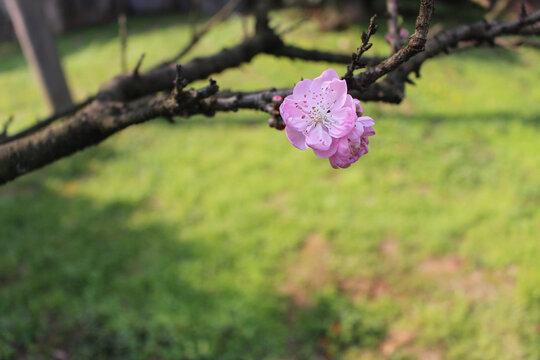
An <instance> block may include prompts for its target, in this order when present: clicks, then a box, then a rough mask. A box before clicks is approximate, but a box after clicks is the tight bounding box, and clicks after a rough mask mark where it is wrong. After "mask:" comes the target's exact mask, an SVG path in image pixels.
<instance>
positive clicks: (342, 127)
mask: <svg viewBox="0 0 540 360" xmlns="http://www.w3.org/2000/svg"><path fill="white" fill-rule="evenodd" d="M328 115H329V117H331V118H332V121H333V123H332V126H330V127H329V129H328V131H329V133H330V135H331V136H332V137H334V138H341V137H344V136H347V134H349V133H350V132H351V130H352V129H353V127H354V123H355V121H356V114H355V113H353V112H352V111H351V109H348V108H341V109H339V110H333V111H331V112H330V113H329V114H328Z"/></svg>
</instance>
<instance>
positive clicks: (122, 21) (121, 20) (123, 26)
mask: <svg viewBox="0 0 540 360" xmlns="http://www.w3.org/2000/svg"><path fill="white" fill-rule="evenodd" d="M118 37H119V38H120V68H121V71H122V73H125V72H126V71H127V41H128V32H127V18H126V14H120V15H118Z"/></svg>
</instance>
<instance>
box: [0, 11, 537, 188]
mask: <svg viewBox="0 0 540 360" xmlns="http://www.w3.org/2000/svg"><path fill="white" fill-rule="evenodd" d="M432 12H433V1H428V0H422V1H421V10H420V14H419V16H418V19H417V25H416V30H415V33H414V34H413V36H412V37H411V38H410V40H409V42H408V44H407V45H406V46H405V47H404V48H402V49H401V50H399V51H398V52H396V53H395V54H393V55H392V56H391V57H390V58H388V59H386V60H383V61H377V62H376V63H375V64H374V65H373V67H372V68H370V69H369V70H368V71H366V72H364V73H361V74H359V75H356V76H353V77H352V78H351V80H352V81H351V82H352V84H353V85H356V86H350V87H349V90H350V91H349V93H350V94H351V95H352V96H353V97H355V98H357V99H360V100H364V101H386V102H392V103H399V102H400V101H401V100H402V99H403V97H404V90H405V82H407V80H408V75H409V74H410V73H411V72H418V70H419V68H420V66H421V64H422V63H423V62H424V61H426V60H428V59H430V58H433V57H435V56H437V55H440V54H443V53H446V52H448V51H449V49H452V48H455V47H457V46H458V45H459V44H460V43H463V42H465V41H467V42H469V43H470V44H471V45H467V46H478V45H481V44H491V43H493V41H494V39H495V38H496V37H499V36H502V35H516V34H518V35H519V34H523V33H524V32H529V33H534V32H535V31H537V30H535V29H537V28H535V25H537V24H538V23H539V22H540V11H537V12H535V13H532V14H530V15H524V16H522V17H520V18H519V19H518V20H514V21H509V22H499V21H493V22H485V21H484V22H478V23H474V24H472V25H463V26H458V27H457V28H455V29H452V30H448V31H445V32H441V33H439V34H438V35H437V36H436V37H434V38H432V39H430V40H428V41H427V42H426V35H427V29H428V26H429V21H430V19H431V14H432ZM265 14H266V13H265V12H261V13H259V14H258V16H257V31H256V33H255V35H254V36H252V37H249V38H247V39H245V40H244V41H242V42H241V43H240V44H238V45H236V46H234V47H232V48H230V49H223V50H221V51H219V52H217V53H216V54H213V55H210V56H206V57H200V58H195V59H192V60H191V61H188V62H187V63H185V64H184V65H182V67H181V68H180V69H178V68H177V67H176V66H173V65H168V66H166V67H155V68H153V69H151V70H150V71H147V72H145V73H139V72H138V71H137V72H133V73H131V74H123V75H120V76H118V77H116V78H114V79H112V80H111V81H109V82H108V83H106V84H105V85H104V86H103V87H102V88H101V90H100V92H99V93H98V94H97V95H96V97H95V98H94V99H93V100H92V99H90V100H88V102H89V103H88V105H86V106H84V108H82V109H81V110H80V111H79V112H78V113H76V114H74V115H73V116H69V117H67V118H65V119H64V120H63V121H61V122H53V121H54V120H52V121H45V122H43V123H42V124H41V125H38V124H36V125H34V128H32V127H31V128H29V129H27V130H25V131H23V132H21V133H19V134H18V135H15V136H12V137H10V140H9V141H8V142H6V143H4V144H2V145H0V184H3V183H6V182H8V181H10V180H12V179H15V178H16V177H18V176H21V175H22V174H25V173H28V172H30V171H32V170H35V169H38V168H40V167H42V166H45V165H47V164H49V163H51V162H54V161H56V160H58V159H60V158H62V157H65V156H69V155H71V154H73V153H75V152H77V151H79V150H82V149H84V148H86V147H89V146H92V145H95V144H97V143H99V142H101V141H103V140H104V139H106V138H107V137H109V136H110V135H112V134H114V133H116V132H118V131H121V130H122V129H124V128H126V127H128V126H131V125H135V124H140V123H142V122H145V121H148V120H151V119H154V118H158V117H166V118H171V117H173V116H191V115H194V114H204V115H207V116H212V115H213V114H214V113H216V112H218V111H237V110H239V109H254V110H259V111H265V112H268V113H270V114H275V111H276V106H275V105H276V104H275V98H274V97H275V96H280V97H281V98H284V97H285V96H287V95H289V94H290V93H291V92H292V89H267V90H261V91H254V92H233V91H220V92H218V90H219V88H218V87H217V84H216V83H215V82H214V81H210V84H209V85H208V86H206V87H204V88H202V89H199V90H193V89H190V90H184V89H185V87H186V86H187V85H188V84H189V83H190V82H192V81H194V80H197V79H203V78H207V77H208V76H209V75H211V74H215V73H218V72H221V71H223V70H225V69H228V68H232V67H237V66H239V65H240V64H242V63H244V62H247V61H250V60H251V59H252V58H253V57H254V56H256V55H257V54H260V53H267V54H273V55H275V56H287V57H291V58H302V59H309V60H321V61H332V62H338V63H348V62H349V61H350V58H348V59H347V61H345V59H344V57H343V55H341V54H334V53H332V52H322V51H317V50H306V49H302V48H298V47H294V46H288V45H285V44H283V42H282V40H281V39H280V38H279V36H277V35H276V34H275V33H274V32H273V30H272V29H270V28H269V27H268V19H267V17H266V15H265ZM469 43H467V44H469ZM424 47H425V51H423V52H422V50H423V49H424ZM179 70H181V72H180V71H179ZM384 74H389V75H388V76H386V78H385V79H383V80H382V81H379V82H376V81H377V79H378V78H380V77H381V76H383V75H384ZM175 78H176V79H177V80H176V82H173V79H175ZM175 84H176V86H175ZM162 91H165V92H166V93H165V94H161V95H155V94H156V93H159V92H162ZM153 94H154V95H153Z"/></svg>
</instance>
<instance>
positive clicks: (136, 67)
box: [131, 53, 146, 76]
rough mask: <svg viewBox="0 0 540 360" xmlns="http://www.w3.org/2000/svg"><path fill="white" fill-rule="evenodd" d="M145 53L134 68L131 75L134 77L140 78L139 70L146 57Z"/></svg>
mask: <svg viewBox="0 0 540 360" xmlns="http://www.w3.org/2000/svg"><path fill="white" fill-rule="evenodd" d="M145 55H146V54H145V53H142V54H141V56H139V60H138V61H137V65H135V67H134V68H133V72H132V73H131V74H132V76H139V70H140V69H141V65H142V62H143V60H144V57H145Z"/></svg>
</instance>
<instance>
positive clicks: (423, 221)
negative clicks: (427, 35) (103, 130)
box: [0, 14, 540, 360]
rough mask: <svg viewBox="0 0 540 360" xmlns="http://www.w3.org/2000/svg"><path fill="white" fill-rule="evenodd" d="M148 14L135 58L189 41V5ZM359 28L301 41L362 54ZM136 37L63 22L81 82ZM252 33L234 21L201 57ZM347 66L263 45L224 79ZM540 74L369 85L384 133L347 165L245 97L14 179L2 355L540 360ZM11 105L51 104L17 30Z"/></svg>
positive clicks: (3, 64) (442, 73)
mask: <svg viewBox="0 0 540 360" xmlns="http://www.w3.org/2000/svg"><path fill="white" fill-rule="evenodd" d="M438 20H440V19H438ZM294 21H295V19H294V17H292V16H291V14H288V15H279V16H277V19H276V20H275V23H276V24H283V25H286V24H290V23H292V22H294ZM129 26H130V31H131V33H132V34H131V36H130V38H129V60H130V63H131V64H132V65H134V64H135V62H136V61H137V59H138V57H139V55H140V53H142V52H145V53H146V55H147V57H146V60H145V66H146V67H148V66H150V65H151V64H153V63H156V62H158V61H159V60H160V59H162V58H164V57H166V56H170V55H171V54H173V53H175V52H176V51H177V49H178V48H179V47H181V46H182V44H185V43H186V42H187V41H188V36H189V27H188V26H186V25H183V24H182V21H180V20H178V19H177V18H174V17H165V18H152V19H133V20H131V21H130V23H129ZM359 32H360V27H357V28H351V29H349V30H347V31H344V32H341V33H320V32H319V31H318V30H317V28H316V25H315V24H313V23H307V24H305V25H304V26H303V27H301V28H300V29H299V30H297V31H296V32H294V33H292V34H290V35H288V40H289V41H290V42H293V43H297V44H301V45H305V46H312V47H316V46H317V47H322V48H325V49H336V50H340V51H343V52H350V51H351V49H354V48H356V46H357V45H358V41H359ZM381 32H382V31H381ZM115 35H116V29H115V26H114V25H108V26H102V27H96V28H93V29H89V30H84V31H79V32H74V33H71V34H69V35H65V36H62V37H61V38H60V39H59V44H60V49H61V51H62V54H63V60H64V65H65V70H66V72H67V76H68V78H69V82H70V85H71V89H72V92H73V94H74V97H76V98H77V99H82V98H84V97H85V95H88V94H91V93H93V92H95V91H96V90H97V87H98V86H99V84H100V83H102V82H104V81H105V80H107V79H108V78H110V77H111V76H113V75H115V74H116V73H117V72H118V69H119V60H118V52H119V45H118V41H117V39H116V38H115ZM241 36H242V24H241V21H240V20H239V19H238V18H235V19H232V20H230V21H228V22H227V23H225V24H222V25H219V26H217V27H215V28H214V29H213V30H212V31H211V32H210V34H209V35H208V36H207V37H206V38H204V39H203V40H202V41H201V43H200V44H199V45H198V46H197V48H196V50H195V51H194V53H193V54H192V55H198V54H208V53H211V52H213V51H214V50H215V49H216V48H219V47H221V46H226V45H232V44H234V43H235V42H237V41H238V39H239V38H241ZM385 51H387V45H386V44H385V42H384V40H383V39H382V35H378V37H377V38H376V40H375V45H374V49H373V51H372V53H381V54H382V53H384V52H385ZM329 66H331V64H321V63H306V62H302V61H291V60H288V59H274V58H271V57H268V56H259V57H257V58H256V59H255V60H254V61H253V62H252V63H250V64H246V65H243V66H242V67H241V68H239V69H236V70H230V71H227V72H225V73H223V74H219V75H217V76H215V78H216V79H217V80H218V83H219V84H220V85H221V87H222V88H227V87H234V88H235V89H245V90H250V89H259V88H264V87H269V86H276V87H280V86H292V85H293V84H294V83H295V82H296V81H298V80H299V79H300V78H301V77H305V78H312V77H314V76H317V75H318V74H320V72H321V71H322V70H324V69H326V68H327V67H329ZM333 66H336V65H333ZM335 68H336V69H337V70H338V72H339V73H343V72H344V67H343V66H336V67H335ZM538 79H540V53H539V52H537V51H536V52H535V51H533V50H530V49H522V51H520V52H519V53H510V52H508V51H506V50H500V49H482V50H474V51H470V52H462V53H457V54H454V55H452V56H449V57H446V58H440V59H437V60H432V61H431V62H429V63H428V64H426V65H425V67H424V68H423V71H422V78H421V79H418V81H417V83H418V86H416V87H409V88H408V91H407V93H408V96H407V100H405V101H404V102H403V104H401V105H400V106H392V105H386V104H376V103H366V104H364V108H365V111H366V113H367V114H368V115H371V116H372V117H373V118H374V119H375V121H376V126H375V130H376V131H377V135H376V136H375V137H374V138H373V140H372V145H371V147H370V149H371V152H370V153H369V154H368V155H367V156H365V157H364V158H362V159H360V161H359V162H358V163H356V164H354V165H353V166H352V167H351V168H350V169H347V170H341V171H336V170H333V169H332V168H331V167H330V165H329V164H328V161H326V160H321V159H317V158H316V157H315V156H314V155H313V154H312V153H310V152H308V151H306V152H302V151H299V150H296V149H295V148H293V147H292V145H290V143H289V142H288V141H287V139H286V137H285V134H284V133H283V132H279V131H275V130H274V129H270V128H268V127H267V125H266V117H265V115H264V114H261V113H255V112H249V111H242V112H239V113H231V114H220V115H218V116H216V117H215V118H203V117H193V118H190V119H185V120H180V121H179V122H178V123H177V124H176V125H174V126H172V125H170V124H168V123H166V122H165V121H163V120H155V121H152V122H150V123H147V124H144V125H140V126H136V127H132V128H129V129H127V130H125V131H123V132H122V133H120V134H118V135H116V136H113V137H112V138H111V139H109V140H107V141H106V142H105V143H103V144H101V145H99V146H97V147H95V148H92V149H89V150H86V151H84V152H82V153H79V154H77V155H75V156H72V157H71V158H69V159H66V160H62V161H59V162H57V163H56V164H54V165H52V166H49V167H47V168H45V169H43V170H40V171H36V172H34V173H33V174H30V175H28V176H24V177H22V178H20V179H18V180H17V181H15V182H13V183H11V184H8V185H7V186H4V187H2V188H0V358H2V359H20V358H25V359H44V358H56V359H62V358H67V357H66V356H68V357H69V358H70V359H111V358H115V359H194V360H195V359H197V360H199V359H231V360H233V359H306V360H307V359H346V360H349V359H350V360H352V359H393V360H396V359H399V360H404V359H420V360H442V359H455V360H462V359H478V360H490V359H494V360H495V359H497V360H503V359H508V360H510V359H523V360H525V359H527V360H537V359H539V358H540V209H539V204H540V155H539V154H540V141H539V140H540V131H539V121H540V85H539V82H538ZM12 113H13V114H15V115H16V120H15V123H14V126H13V128H12V130H16V129H20V128H21V127H23V126H24V124H28V123H30V122H32V121H34V120H35V118H36V117H38V116H40V115H44V114H46V109H45V108H44V105H43V104H42V101H41V97H40V94H39V91H38V89H37V87H36V85H35V81H34V78H33V76H32V74H31V73H30V72H29V71H28V70H27V67H26V64H25V61H24V59H23V57H22V55H21V53H20V51H19V49H18V48H17V47H16V46H15V45H13V44H0V116H1V117H2V119H4V118H6V117H7V116H8V115H10V114H12Z"/></svg>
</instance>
